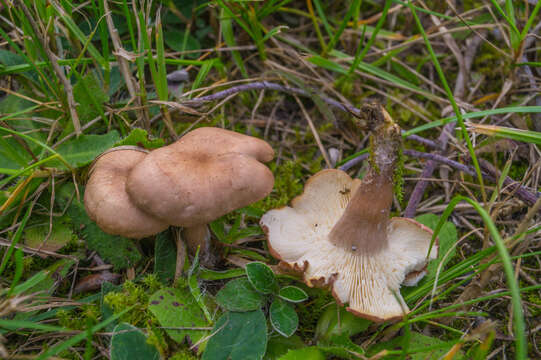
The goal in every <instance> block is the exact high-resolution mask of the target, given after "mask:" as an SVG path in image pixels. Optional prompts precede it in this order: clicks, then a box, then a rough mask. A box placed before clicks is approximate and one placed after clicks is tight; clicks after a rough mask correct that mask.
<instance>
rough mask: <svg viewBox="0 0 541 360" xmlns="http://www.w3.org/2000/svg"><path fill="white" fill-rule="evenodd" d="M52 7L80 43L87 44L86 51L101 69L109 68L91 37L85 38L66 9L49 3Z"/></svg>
mask: <svg viewBox="0 0 541 360" xmlns="http://www.w3.org/2000/svg"><path fill="white" fill-rule="evenodd" d="M51 4H52V5H53V8H54V10H55V12H56V14H57V15H58V17H59V18H60V19H62V21H63V22H64V24H65V25H66V27H67V28H68V29H69V30H70V31H71V33H72V34H73V35H74V36H75V37H76V38H77V39H78V40H79V41H80V42H81V44H88V53H89V54H90V55H91V56H92V58H94V60H96V61H97V62H98V63H99V64H100V65H101V67H102V68H103V69H109V62H108V61H106V60H105V58H104V57H103V56H102V55H101V53H100V52H99V51H98V49H96V47H95V46H94V45H93V44H92V43H91V42H90V40H91V39H89V38H87V37H86V35H85V34H84V33H83V32H82V31H81V29H79V27H78V26H77V24H75V22H74V21H73V19H72V18H71V17H70V16H69V15H68V13H67V12H66V10H65V9H64V8H62V7H60V5H58V4H55V3H54V2H52V3H51Z"/></svg>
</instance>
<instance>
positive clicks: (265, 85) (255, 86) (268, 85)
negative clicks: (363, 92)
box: [181, 81, 440, 149]
mask: <svg viewBox="0 0 541 360" xmlns="http://www.w3.org/2000/svg"><path fill="white" fill-rule="evenodd" d="M265 89H267V90H275V91H281V92H286V93H290V94H294V95H300V96H304V97H312V94H311V93H310V92H308V91H305V90H302V89H299V88H295V87H290V86H284V85H280V84H276V83H272V82H269V81H256V82H253V83H250V84H242V85H238V86H233V87H230V88H229V89H225V90H222V91H218V92H216V93H214V94H211V95H206V96H201V97H198V98H195V99H190V100H184V101H181V103H182V104H183V105H192V106H198V105H201V104H204V103H206V102H210V101H214V100H219V99H223V98H225V97H228V96H231V95H233V94H237V93H239V92H242V91H250V90H265ZM318 96H319V98H320V99H321V100H323V102H325V103H326V104H328V105H330V106H333V107H335V108H337V109H338V110H341V111H343V112H347V113H350V114H353V115H354V116H356V115H359V114H360V110H359V109H358V108H356V107H355V106H353V105H351V104H348V103H341V102H339V101H336V100H334V99H331V98H329V97H327V96H323V95H320V94H318ZM407 139H409V140H413V141H417V142H419V143H422V144H424V145H427V146H430V147H431V148H434V149H439V148H440V145H439V144H438V143H437V142H436V141H433V140H430V139H426V138H423V137H421V136H419V135H415V134H414V135H409V136H408V137H407Z"/></svg>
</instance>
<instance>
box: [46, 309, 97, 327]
mask: <svg viewBox="0 0 541 360" xmlns="http://www.w3.org/2000/svg"><path fill="white" fill-rule="evenodd" d="M56 316H57V318H58V323H59V324H60V326H62V327H65V328H68V329H71V330H85V329H87V328H88V324H96V323H98V320H99V319H100V316H101V313H100V309H99V308H98V307H97V306H96V305H95V304H84V305H81V306H80V307H79V308H77V309H73V310H59V311H58V312H57V313H56ZM91 326H92V325H91Z"/></svg>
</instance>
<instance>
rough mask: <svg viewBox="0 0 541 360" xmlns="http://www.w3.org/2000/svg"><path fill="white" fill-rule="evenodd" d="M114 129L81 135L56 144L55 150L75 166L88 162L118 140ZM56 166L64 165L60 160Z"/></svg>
mask: <svg viewBox="0 0 541 360" xmlns="http://www.w3.org/2000/svg"><path fill="white" fill-rule="evenodd" d="M119 138H120V137H119V135H118V132H117V131H116V130H113V131H109V132H108V133H107V134H104V135H81V136H79V137H78V138H76V139H72V140H68V141H66V142H65V143H63V144H61V145H60V146H58V148H57V149H56V151H57V152H58V153H59V154H60V155H61V156H62V157H63V158H64V159H65V160H66V161H67V162H68V164H70V166H72V167H74V168H77V167H81V166H85V165H88V164H90V163H91V162H92V161H93V160H94V159H95V158H96V157H97V156H98V155H100V154H101V153H102V152H104V151H105V150H107V149H109V148H111V147H112V146H113V145H114V144H115V143H116V142H117V141H118V140H119ZM55 163H57V165H56V166H59V167H65V166H64V165H63V164H61V163H60V162H55Z"/></svg>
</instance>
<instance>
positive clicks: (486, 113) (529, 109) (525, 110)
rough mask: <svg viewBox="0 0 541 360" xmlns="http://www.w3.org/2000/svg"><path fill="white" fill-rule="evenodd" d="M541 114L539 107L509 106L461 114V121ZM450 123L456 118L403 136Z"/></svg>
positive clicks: (435, 123)
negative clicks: (512, 114) (509, 115)
mask: <svg viewBox="0 0 541 360" xmlns="http://www.w3.org/2000/svg"><path fill="white" fill-rule="evenodd" d="M538 112H541V106H510V107H504V108H498V109H492V110H483V111H477V112H470V113H466V114H462V118H463V119H475V118H480V117H484V116H491V115H499V114H509V113H538ZM452 121H457V117H456V116H451V117H447V118H444V119H440V120H436V121H432V122H430V123H427V124H423V125H421V126H417V127H415V128H413V129H410V130H406V131H405V132H404V134H403V135H404V136H409V135H413V134H418V133H421V132H423V131H426V130H429V129H433V128H435V127H438V126H443V125H445V124H447V123H450V122H452Z"/></svg>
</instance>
